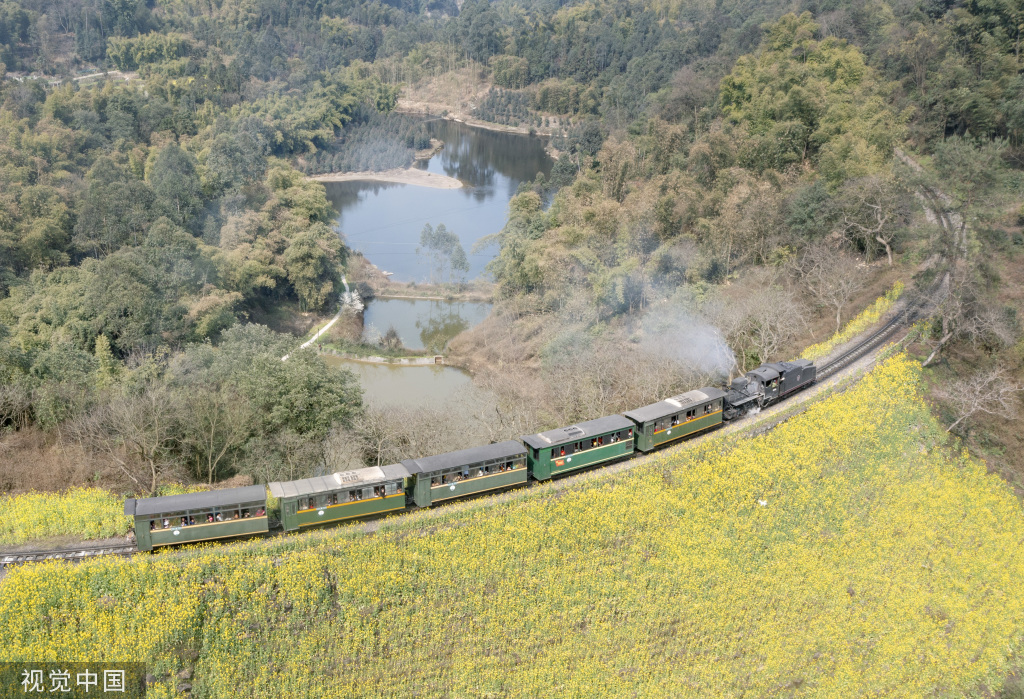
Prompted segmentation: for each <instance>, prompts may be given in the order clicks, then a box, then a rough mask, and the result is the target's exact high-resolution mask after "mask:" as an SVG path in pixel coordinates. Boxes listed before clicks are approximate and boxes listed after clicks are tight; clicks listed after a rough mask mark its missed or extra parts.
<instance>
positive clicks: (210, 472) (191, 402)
mask: <svg viewBox="0 0 1024 699" xmlns="http://www.w3.org/2000/svg"><path fill="white" fill-rule="evenodd" d="M186 405H187V407H186V409H185V411H184V412H183V420H182V444H183V446H185V447H186V448H187V449H188V450H189V451H190V452H191V453H192V456H193V457H194V459H195V462H196V467H197V468H196V471H197V473H198V474H199V475H200V476H201V477H205V478H206V482H207V483H210V484H212V483H213V481H214V479H215V478H216V477H217V476H218V475H219V472H220V470H221V468H222V466H223V462H224V460H225V458H226V457H228V456H229V455H230V454H232V453H233V452H235V451H238V450H240V449H241V448H242V446H243V445H244V444H245V441H246V440H247V439H248V438H249V434H250V433H251V431H252V411H251V409H250V407H249V402H248V401H246V400H245V399H244V398H243V397H242V396H240V395H239V394H238V393H237V392H236V391H234V390H233V389H231V388H230V387H222V388H221V389H220V390H202V389H199V390H195V391H193V392H192V393H191V394H190V395H189V398H188V401H187V404H186Z"/></svg>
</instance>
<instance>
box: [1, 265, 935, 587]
mask: <svg viewBox="0 0 1024 699" xmlns="http://www.w3.org/2000/svg"><path fill="white" fill-rule="evenodd" d="M942 285H943V280H939V281H937V282H936V284H935V285H934V287H933V289H932V290H930V293H928V294H925V295H918V297H917V298H915V299H914V300H912V301H909V302H908V303H907V304H906V306H905V307H904V308H903V309H902V310H900V311H898V312H897V313H895V314H894V315H893V317H892V318H890V319H889V320H888V321H886V322H885V324H883V325H882V327H880V328H878V329H877V330H875V331H874V332H873V333H871V334H870V335H868V336H867V337H865V338H863V339H862V340H860V341H859V342H857V343H856V344H854V345H853V346H852V347H850V348H848V349H846V350H845V351H843V352H842V353H841V354H839V355H838V356H836V357H834V358H833V359H831V360H830V361H829V362H828V363H827V364H823V365H821V366H820V367H819V369H818V374H817V381H820V380H822V379H826V378H829V377H831V376H834V375H835V374H837V373H838V372H840V371H842V370H843V369H845V368H847V367H849V366H850V365H852V364H854V363H855V362H857V361H858V360H860V359H862V358H863V357H865V356H866V355H868V354H869V353H871V352H873V351H875V350H876V349H878V348H879V347H881V346H882V345H884V344H885V343H886V342H887V341H889V340H891V339H892V338H893V336H894V335H895V334H896V333H897V332H898V331H899V330H900V329H901V328H903V327H905V326H908V325H911V324H913V323H914V322H915V321H917V320H919V319H921V318H922V317H925V315H926V313H925V310H926V307H927V306H928V305H929V304H930V303H932V302H933V301H932V298H931V297H932V296H933V293H939V290H940V289H941V287H942ZM792 416H793V415H792V414H787V415H784V416H780V417H779V418H778V419H776V420H770V421H769V422H768V423H767V424H764V425H760V426H758V427H757V428H755V429H754V430H753V431H752V432H751V434H752V435H759V434H764V433H765V432H768V431H769V430H771V429H772V428H774V427H775V426H777V425H779V424H781V423H783V422H785V421H786V420H788V419H789V418H791V417H792ZM273 523H274V524H277V522H273ZM277 533H281V532H275V531H273V530H272V531H271V532H270V535H271V536H273V535H274V534H277ZM136 553H138V549H137V547H136V545H135V543H134V542H133V543H126V544H120V545H117V544H115V545H107V546H91V547H82V548H77V549H60V550H51V551H20V552H15V553H2V552H0V571H3V570H4V569H6V568H8V567H10V566H12V565H19V564H22V563H31V562H38V561H49V560H61V561H69V562H77V561H82V560H85V559H87V558H95V557H97V556H122V557H128V556H132V555H134V554H136Z"/></svg>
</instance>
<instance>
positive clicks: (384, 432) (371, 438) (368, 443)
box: [354, 407, 403, 466]
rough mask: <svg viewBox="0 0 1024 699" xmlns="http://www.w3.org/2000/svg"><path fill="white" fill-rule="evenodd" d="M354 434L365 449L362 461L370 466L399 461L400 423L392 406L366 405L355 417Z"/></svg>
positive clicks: (400, 457)
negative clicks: (375, 406)
mask: <svg viewBox="0 0 1024 699" xmlns="http://www.w3.org/2000/svg"><path fill="white" fill-rule="evenodd" d="M354 430H355V432H356V434H358V435H359V436H360V439H361V442H362V444H363V447H364V449H365V457H364V461H365V462H366V463H368V464H370V465H371V466H383V465H385V464H393V463H395V462H397V461H401V459H402V458H403V457H402V449H401V445H400V441H401V440H402V436H401V432H402V425H401V424H399V418H398V415H397V412H396V410H395V409H393V408H388V407H383V408H374V407H368V408H367V409H366V410H364V411H363V414H362V415H360V416H359V417H358V418H356V421H355V424H354Z"/></svg>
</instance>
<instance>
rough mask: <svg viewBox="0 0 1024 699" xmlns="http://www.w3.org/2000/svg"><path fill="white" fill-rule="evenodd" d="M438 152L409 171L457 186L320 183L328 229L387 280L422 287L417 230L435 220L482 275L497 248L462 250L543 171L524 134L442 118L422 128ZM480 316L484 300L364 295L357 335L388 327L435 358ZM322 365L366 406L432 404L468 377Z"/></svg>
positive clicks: (547, 168) (424, 271) (486, 307)
mask: <svg viewBox="0 0 1024 699" xmlns="http://www.w3.org/2000/svg"><path fill="white" fill-rule="evenodd" d="M428 130H429V132H430V135H431V136H432V137H433V138H437V139H440V140H442V141H444V144H445V145H444V148H443V149H442V150H441V152H440V153H438V154H436V155H435V156H434V157H432V158H431V159H430V160H429V161H426V162H418V163H417V164H416V166H417V167H419V168H421V169H426V170H427V171H429V172H433V173H435V174H443V175H448V176H449V177H455V178H457V179H458V180H460V181H461V182H462V183H463V184H464V185H465V186H464V187H462V189H432V188H428V187H417V186H415V185H404V184H389V183H384V182H371V181H364V182H358V181H356V182H324V187H326V189H327V197H328V199H330V200H331V202H332V203H333V204H334V206H335V208H336V209H337V210H338V227H339V228H340V230H341V231H342V233H343V234H344V236H345V242H346V243H347V244H348V245H349V247H351V248H353V249H355V250H359V251H360V252H362V253H363V254H364V255H365V256H366V257H367V259H369V260H370V261H371V262H372V263H374V264H375V265H377V267H379V268H380V269H382V270H385V271H388V272H393V273H394V277H393V278H394V279H395V280H396V281H429V277H430V263H429V262H428V261H427V259H426V258H425V257H424V256H423V255H419V254H417V252H416V248H417V246H419V241H420V232H421V231H422V230H423V226H424V224H427V223H429V224H431V225H432V226H435V227H436V226H437V225H438V224H441V223H443V224H444V225H445V227H447V228H448V230H450V231H453V232H454V233H456V234H457V235H458V236H459V239H460V240H461V242H462V246H463V247H464V248H465V250H466V254H467V256H468V257H469V263H470V272H469V276H468V278H470V279H472V278H474V277H477V276H479V275H480V274H482V273H483V272H484V267H485V266H486V264H487V263H488V262H489V261H490V260H491V259H492V258H493V257H494V255H495V254H496V253H497V246H495V245H492V246H489V247H488V248H487V249H484V250H478V251H476V252H473V251H472V248H473V245H474V244H475V243H476V242H477V241H478V240H480V239H481V238H483V237H484V236H487V235H491V234H492V233H497V232H499V231H500V230H501V229H502V227H504V225H505V219H506V218H507V215H508V202H509V200H510V199H511V198H512V197H513V196H514V195H515V193H516V190H517V189H518V188H519V185H520V183H522V182H525V181H529V180H532V179H534V178H535V177H536V176H537V173H539V172H542V173H544V176H545V177H548V176H550V174H551V165H552V161H551V158H549V157H548V155H547V153H545V152H544V145H545V144H544V141H543V140H541V139H540V138H536V137H533V136H526V135H522V134H510V133H504V132H498V131H488V130H485V129H475V128H473V127H470V126H466V125H465V124H459V123H457V122H453V121H447V120H444V119H434V120H431V121H429V122H428ZM488 313H490V304H484V303H448V302H444V301H431V300H425V299H416V300H407V299H374V300H371V301H370V302H369V304H368V305H367V307H366V311H365V315H364V316H363V318H364V328H365V331H364V338H366V339H373V336H374V335H375V334H377V333H381V334H383V333H386V332H387V330H388V328H389V327H390V326H392V325H394V326H395V329H396V330H397V331H398V334H399V337H401V338H402V344H403V345H405V347H407V348H409V349H412V350H423V351H426V352H434V353H440V352H442V351H443V349H444V347H445V346H446V345H447V344H448V341H449V340H450V339H451V338H452V337H454V336H455V335H457V334H458V333H460V332H462V331H463V330H467V329H469V328H471V327H473V326H474V325H476V324H477V323H479V322H480V321H482V320H483V319H484V318H486V317H487V314H488ZM324 359H326V360H327V362H328V363H329V364H330V365H332V366H343V367H345V368H346V369H350V370H351V371H353V372H354V373H355V374H356V376H357V377H358V378H359V382H360V384H362V386H363V389H364V399H365V400H366V402H367V403H369V404H371V405H374V404H375V405H379V406H383V405H406V406H408V405H413V406H418V405H424V406H425V405H433V406H436V405H439V404H444V403H445V402H447V401H450V400H457V399H458V396H459V393H460V392H461V391H464V390H465V389H467V388H469V386H470V385H471V382H472V380H471V378H470V376H469V374H467V373H466V372H464V371H460V370H459V369H455V368H453V367H445V366H394V365H386V364H368V363H365V362H357V361H352V360H347V359H341V358H338V357H330V356H326V357H324Z"/></svg>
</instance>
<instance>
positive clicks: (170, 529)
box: [124, 359, 817, 551]
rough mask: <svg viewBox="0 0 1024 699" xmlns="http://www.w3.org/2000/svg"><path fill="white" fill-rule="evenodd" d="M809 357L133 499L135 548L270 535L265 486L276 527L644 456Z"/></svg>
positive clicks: (747, 402)
mask: <svg viewBox="0 0 1024 699" xmlns="http://www.w3.org/2000/svg"><path fill="white" fill-rule="evenodd" d="M816 378H817V375H816V369H815V366H814V364H813V363H812V362H810V361H808V360H806V359H797V360H795V361H792V362H776V363H770V364H764V365H762V366H760V367H758V368H757V369H754V370H753V371H749V372H747V373H746V374H745V375H744V376H741V377H739V378H737V379H735V380H733V382H732V384H731V385H730V386H729V387H728V389H727V390H721V389H718V388H713V387H706V388H702V389H699V390H695V391H688V392H687V393H683V394H681V395H678V396H673V397H671V398H666V399H665V400H662V401H658V402H657V403H652V404H651V405H646V406H643V407H641V408H637V409H635V410H630V411H627V412H625V413H623V414H620V415H608V416H605V417H600V418H597V419H595V420H588V421H586V422H581V423H578V424H575V425H570V426H569V427H563V428H558V429H554V430H548V431H546V432H539V433H536V434H532V435H524V436H523V437H520V438H519V439H518V440H508V441H505V442H499V443H496V444H487V445H484V446H479V447H472V448H470V449H462V450H459V451H454V452H449V453H446V454H438V455H435V456H427V457H421V458H418V459H406V460H405V461H402V462H401V463H397V464H389V465H386V466H380V467H377V466H374V467H370V468H363V469H359V470H355V471H345V472H340V473H333V474H329V475H325V476H318V477H315V478H305V479H302V480H297V481H284V482H274V483H270V484H268V486H267V488H266V489H264V488H263V487H262V486H248V487H244V488H231V489H226V490H215V491H210V492H204V493H193V494H186V495H172V496H165V497H156V498H142V499H138V500H136V499H131V498H130V499H128V500H126V501H125V508H124V511H125V514H126V515H128V516H130V517H132V518H133V520H134V529H135V537H136V542H137V545H138V549H139V551H151V550H153V549H156V548H161V547H165V546H174V545H177V544H185V543H195V542H200V541H213V540H224V539H233V538H239V537H246V536H254V535H266V534H267V533H268V532H270V531H271V530H272V527H271V520H270V512H269V511H268V503H267V492H268V491H269V493H270V495H271V496H272V497H273V498H274V499H276V501H277V504H278V506H279V507H280V525H279V526H276V527H273V529H274V530H275V531H282V532H292V531H299V530H302V529H304V528H309V527H315V526H321V525H324V524H328V523H335V522H344V521H350V520H354V519H362V518H367V517H375V516H382V515H385V514H388V513H392V512H399V511H405V510H411V509H418V508H425V507H432V506H434V505H437V504H441V503H445V502H451V501H454V500H459V499H463V498H469V497H475V496H478V495H480V494H484V493H489V492H495V491H499V490H506V489H509V488H515V487H521V486H524V485H527V484H528V483H530V482H531V481H547V480H550V479H551V478H555V477H559V476H563V475H565V474H568V473H573V472H577V471H580V470H582V469H587V468H592V467H596V466H601V465H607V464H610V463H613V462H617V461H620V460H623V459H628V458H631V457H633V456H634V455H636V454H639V453H648V452H651V451H654V450H656V449H659V448H662V447H664V446H666V445H669V444H672V443H675V442H678V441H680V440H683V439H686V438H688V437H691V436H693V435H696V434H700V433H703V432H706V431H709V430H713V429H716V428H718V427H721V426H722V424H723V423H725V422H729V421H731V420H736V419H739V418H741V417H743V416H744V415H746V414H747V413H748V412H751V411H754V410H760V409H761V408H765V407H768V406H770V405H773V404H775V403H777V402H779V401H781V400H784V399H785V398H787V397H789V396H791V395H793V394H794V393H797V392H798V391H800V390H802V389H804V388H806V387H808V386H810V385H812V384H813V383H814V382H815V380H816Z"/></svg>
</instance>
